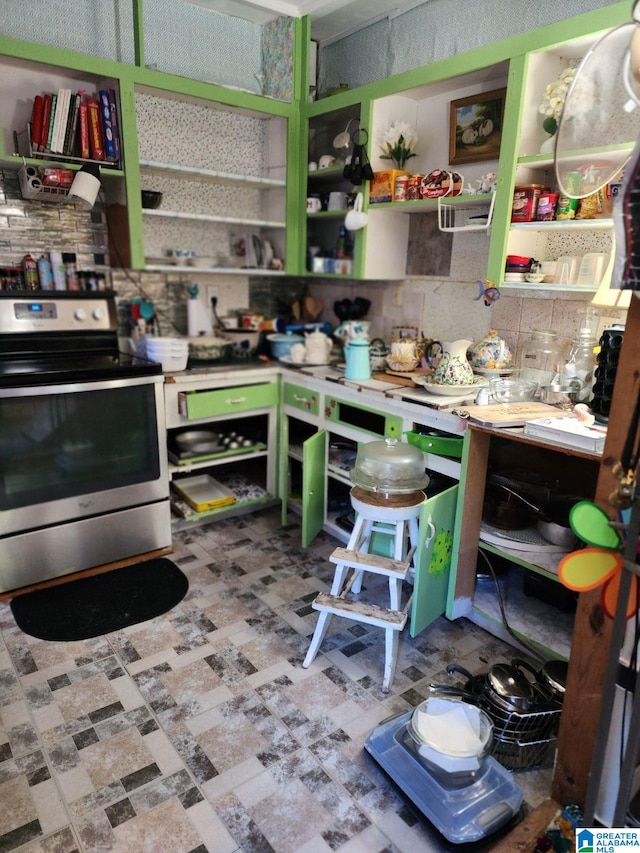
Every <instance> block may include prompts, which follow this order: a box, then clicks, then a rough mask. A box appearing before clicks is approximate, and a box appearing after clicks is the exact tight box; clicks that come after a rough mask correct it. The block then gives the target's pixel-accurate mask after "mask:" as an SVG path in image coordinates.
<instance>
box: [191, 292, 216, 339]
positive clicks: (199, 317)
mask: <svg viewBox="0 0 640 853" xmlns="http://www.w3.org/2000/svg"><path fill="white" fill-rule="evenodd" d="M187 329H188V331H189V337H190V338H195V337H197V336H198V335H212V334H213V326H212V324H211V317H210V315H209V311H208V310H207V308H206V306H205V305H204V304H203V303H202V302H201V301H200V300H199V299H189V300H188V302H187Z"/></svg>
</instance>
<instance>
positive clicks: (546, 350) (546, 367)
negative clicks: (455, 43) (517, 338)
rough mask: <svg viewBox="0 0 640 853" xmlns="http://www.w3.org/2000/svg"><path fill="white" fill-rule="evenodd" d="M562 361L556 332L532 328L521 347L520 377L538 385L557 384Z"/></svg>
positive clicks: (562, 365)
mask: <svg viewBox="0 0 640 853" xmlns="http://www.w3.org/2000/svg"><path fill="white" fill-rule="evenodd" d="M564 363H565V358H564V355H563V352H562V346H561V345H560V343H559V341H558V333H557V332H546V331H543V330H542V329H532V330H531V336H530V337H529V340H528V341H527V342H526V343H525V345H524V347H523V349H522V357H521V360H520V367H521V370H520V376H521V378H522V379H530V380H532V381H534V382H537V383H538V385H539V386H540V387H543V386H545V385H553V384H557V383H558V382H559V381H560V376H561V374H562V370H563V367H564Z"/></svg>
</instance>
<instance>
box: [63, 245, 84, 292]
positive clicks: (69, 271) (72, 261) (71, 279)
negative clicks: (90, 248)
mask: <svg viewBox="0 0 640 853" xmlns="http://www.w3.org/2000/svg"><path fill="white" fill-rule="evenodd" d="M62 263H63V264H64V275H65V279H66V281H67V290H80V279H79V278H78V272H77V270H76V255H75V252H63V253H62Z"/></svg>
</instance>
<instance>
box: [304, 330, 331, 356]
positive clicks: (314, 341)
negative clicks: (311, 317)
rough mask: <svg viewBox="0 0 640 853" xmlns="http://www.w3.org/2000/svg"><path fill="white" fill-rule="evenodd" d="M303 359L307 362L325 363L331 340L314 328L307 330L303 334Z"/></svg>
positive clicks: (329, 351)
mask: <svg viewBox="0 0 640 853" xmlns="http://www.w3.org/2000/svg"><path fill="white" fill-rule="evenodd" d="M304 344H305V361H306V362H308V363H309V364H326V363H327V361H329V355H330V353H331V349H332V347H333V342H332V340H331V338H330V337H329V336H328V335H325V334H324V332H321V331H320V330H319V329H316V330H315V331H314V332H307V333H306V334H305V336H304Z"/></svg>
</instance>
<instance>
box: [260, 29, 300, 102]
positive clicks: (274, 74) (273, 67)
mask: <svg viewBox="0 0 640 853" xmlns="http://www.w3.org/2000/svg"><path fill="white" fill-rule="evenodd" d="M262 73H263V81H262V83H263V85H262V94H263V95H268V96H269V97H271V98H275V99H276V100H279V101H291V99H292V97H293V87H292V83H293V18H278V19H277V20H276V21H272V22H270V23H268V24H266V25H265V27H264V28H263V32H262Z"/></svg>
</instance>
